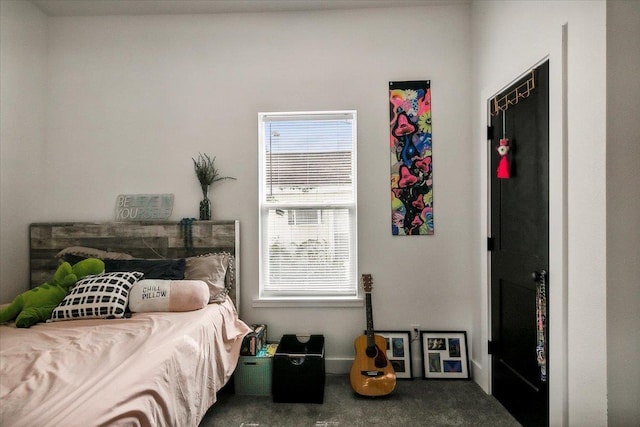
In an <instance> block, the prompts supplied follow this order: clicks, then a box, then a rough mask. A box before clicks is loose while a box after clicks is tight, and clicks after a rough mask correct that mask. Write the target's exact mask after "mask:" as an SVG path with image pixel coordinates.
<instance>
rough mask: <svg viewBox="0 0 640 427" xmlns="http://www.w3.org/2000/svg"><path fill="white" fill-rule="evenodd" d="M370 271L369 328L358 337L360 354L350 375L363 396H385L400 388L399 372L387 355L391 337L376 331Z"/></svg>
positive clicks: (366, 282) (366, 278)
mask: <svg viewBox="0 0 640 427" xmlns="http://www.w3.org/2000/svg"><path fill="white" fill-rule="evenodd" d="M372 284H373V280H372V279H371V275H370V274H363V275H362V286H363V288H364V292H365V298H366V307H367V330H366V334H365V335H361V336H359V337H358V338H356V341H355V343H354V346H355V348H356V358H355V360H354V361H353V365H352V366H351V373H350V375H349V378H350V380H351V387H352V388H353V391H355V392H356V393H358V394H360V395H363V396H385V395H387V394H389V393H391V392H392V391H393V389H395V388H396V373H395V371H394V370H393V366H391V363H389V360H388V359H387V353H386V351H387V340H386V339H385V338H384V337H382V336H380V335H375V334H374V333H373V309H372V308H371V287H372Z"/></svg>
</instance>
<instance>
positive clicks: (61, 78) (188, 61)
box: [0, 4, 477, 375]
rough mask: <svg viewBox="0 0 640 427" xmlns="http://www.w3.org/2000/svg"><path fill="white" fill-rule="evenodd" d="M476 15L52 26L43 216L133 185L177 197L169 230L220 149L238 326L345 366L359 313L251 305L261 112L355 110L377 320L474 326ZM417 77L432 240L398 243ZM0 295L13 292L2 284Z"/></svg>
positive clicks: (106, 199) (56, 215)
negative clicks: (422, 93)
mask: <svg viewBox="0 0 640 427" xmlns="http://www.w3.org/2000/svg"><path fill="white" fill-rule="evenodd" d="M469 23H470V17H469V7H468V5H460V4H458V5H451V6H449V5H446V6H436V7H424V8H415V9H403V8H395V9H375V10H373V9H369V10H364V11H334V12H331V11H326V12H312V13H273V14H242V15H239V14H230V15H222V16H221V15H217V16H216V15H208V16H207V15H201V16H136V17H76V18H49V20H48V24H49V32H48V40H49V51H48V55H49V56H48V58H49V61H48V68H47V75H48V79H49V80H48V81H49V83H48V85H47V95H46V96H47V103H46V105H47V111H46V115H47V129H46V163H47V165H46V169H45V170H46V180H45V181H46V184H45V195H46V196H45V199H44V204H45V205H46V206H47V209H46V210H44V211H42V212H41V213H40V215H39V218H38V220H40V221H62V220H88V221H93V220H95V221H99V220H111V219H113V208H114V205H115V198H116V195H117V194H120V193H144V192H150V193H156V192H157V193H160V192H162V193H164V192H168V193H174V194H175V197H176V198H175V206H174V212H173V217H172V218H173V219H175V220H179V219H180V218H182V217H187V216H189V217H193V216H197V208H198V202H199V199H200V197H201V195H200V189H199V186H198V183H197V180H196V178H195V176H194V173H193V169H192V162H191V158H192V157H193V156H195V155H197V153H198V152H206V153H210V154H212V155H215V156H217V165H218V166H219V168H220V171H221V173H222V174H224V175H231V176H235V177H237V178H238V180H237V181H225V182H223V183H220V184H219V185H216V186H214V188H213V191H212V199H213V217H214V219H232V218H237V219H239V220H240V224H241V235H242V240H241V251H242V261H241V262H242V264H241V280H242V286H243V293H242V301H243V302H242V305H243V306H242V307H241V309H242V313H243V315H244V317H245V319H246V320H247V321H248V322H265V323H267V324H268V325H269V333H270V335H271V336H272V337H274V338H277V337H279V336H280V335H281V334H283V333H285V332H289V333H291V332H310V333H324V334H325V336H326V343H327V344H326V347H327V348H326V352H327V359H328V369H334V370H339V369H344V368H345V367H347V368H348V366H349V365H350V361H349V359H350V358H352V357H353V340H354V338H355V337H356V336H357V335H359V334H361V333H362V330H363V329H364V327H365V314H364V308H363V307H355V308H354V307H350V308H345V307H343V308H263V307H261V308H254V307H252V301H253V299H254V298H255V297H256V296H257V294H258V233H257V230H258V223H257V220H258V212H257V208H258V188H257V184H258V182H257V179H258V178H257V172H258V167H257V154H258V144H257V113H258V112H260V111H282V110H285V111H291V110H323V109H331V110H335V109H355V110H357V111H358V137H359V143H358V149H359V153H358V163H359V164H358V172H359V181H358V182H359V186H360V188H359V227H360V230H359V231H360V232H359V236H360V237H359V270H360V272H364V273H371V274H372V275H373V279H374V291H373V306H374V318H375V326H376V328H377V329H391V330H398V329H401V330H408V329H409V325H410V324H411V323H419V324H421V325H422V327H423V328H425V329H427V328H428V329H434V330H437V329H455V330H468V331H469V330H470V329H471V314H470V313H471V311H472V306H473V305H474V304H475V303H476V302H475V301H474V300H473V299H472V298H471V293H470V291H471V289H472V288H473V287H475V286H477V281H476V280H474V278H473V276H472V275H471V271H472V269H471V267H470V264H471V261H472V256H471V254H472V250H473V248H474V245H473V244H472V241H471V235H472V232H471V231H472V229H473V227H474V226H475V222H474V221H473V220H472V217H471V214H472V211H471V207H472V206H471V199H472V192H473V185H472V180H471V178H472V177H471V174H470V173H469V170H470V169H471V167H472V158H471V148H470V145H471V143H470V138H469V137H470V128H469V120H468V117H469V114H470V105H469V103H468V100H467V97H468V95H469V89H470V39H469V35H470V30H469ZM418 79H430V80H431V82H432V91H433V95H432V101H433V122H434V124H433V129H434V154H433V156H434V183H435V185H434V188H435V191H434V200H435V230H436V231H435V233H436V234H435V236H419V237H393V236H391V231H390V216H391V209H390V198H389V188H390V187H389V186H390V183H389V174H390V163H389V143H388V141H389V140H388V120H389V113H388V98H387V91H388V82H389V81H390V80H418ZM3 202H4V199H3ZM15 222H16V224H20V227H23V228H24V227H25V226H26V221H21V220H19V219H16V221H15ZM0 286H2V289H3V295H4V297H3V298H4V299H7V298H8V297H9V296H10V295H9V294H10V291H9V290H8V289H7V288H5V285H4V284H2V285H0ZM5 289H7V290H6V291H5ZM469 339H470V340H473V336H471V335H470V337H469ZM416 344H417V343H416ZM415 350H416V351H417V346H416V348H415ZM415 356H416V358H419V357H420V355H419V354H415ZM415 368H416V370H417V369H418V368H419V366H415ZM415 373H416V375H421V371H419V370H417V371H416V372H415Z"/></svg>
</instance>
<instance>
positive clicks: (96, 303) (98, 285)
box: [51, 271, 143, 322]
mask: <svg viewBox="0 0 640 427" xmlns="http://www.w3.org/2000/svg"><path fill="white" fill-rule="evenodd" d="M142 276H143V274H142V273H140V272H138V271H134V272H113V273H103V274H99V275H95V276H87V277H85V278H83V279H80V280H78V282H77V283H76V284H75V286H74V287H73V290H72V291H71V293H70V294H69V295H67V296H66V297H65V298H64V300H62V302H61V303H60V304H58V306H57V307H56V308H55V310H53V314H52V315H51V321H53V322H56V321H59V320H76V319H117V318H122V317H124V313H125V310H126V308H127V302H128V300H129V289H131V287H132V286H133V285H134V284H135V283H136V282H137V281H138V280H140V279H141V278H142Z"/></svg>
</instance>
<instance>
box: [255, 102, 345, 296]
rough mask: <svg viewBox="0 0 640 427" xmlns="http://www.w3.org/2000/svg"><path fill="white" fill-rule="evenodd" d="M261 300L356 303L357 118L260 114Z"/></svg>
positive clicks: (334, 114)
mask: <svg viewBox="0 0 640 427" xmlns="http://www.w3.org/2000/svg"><path fill="white" fill-rule="evenodd" d="M259 136H260V138H259V139H260V166H261V171H260V172H261V173H260V239H261V243H260V248H261V253H260V273H261V274H260V276H261V282H260V295H261V297H262V298H281V297H284V298H289V297H291V298H295V297H301V298H316V297H318V298H322V297H354V296H356V294H357V277H356V275H357V272H356V265H355V260H356V257H355V255H356V182H355V176H356V174H355V165H356V156H355V154H356V150H355V147H356V113H355V112H354V111H340V112H304V113H261V114H260V115H259Z"/></svg>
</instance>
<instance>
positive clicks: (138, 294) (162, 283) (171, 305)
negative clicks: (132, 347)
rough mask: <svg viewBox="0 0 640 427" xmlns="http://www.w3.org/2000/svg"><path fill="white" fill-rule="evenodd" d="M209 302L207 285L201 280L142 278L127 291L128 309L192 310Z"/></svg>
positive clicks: (141, 310)
mask: <svg viewBox="0 0 640 427" xmlns="http://www.w3.org/2000/svg"><path fill="white" fill-rule="evenodd" d="M208 303H209V287H208V286H207V284H206V283H205V282H203V281H202V280H158V279H143V280H140V281H138V282H137V283H136V284H134V285H133V286H132V287H131V290H130V291H129V309H130V310H131V311H132V312H134V313H144V312H149V311H193V310H199V309H201V308H204V307H205V306H206V305H207V304H208Z"/></svg>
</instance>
